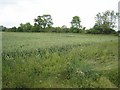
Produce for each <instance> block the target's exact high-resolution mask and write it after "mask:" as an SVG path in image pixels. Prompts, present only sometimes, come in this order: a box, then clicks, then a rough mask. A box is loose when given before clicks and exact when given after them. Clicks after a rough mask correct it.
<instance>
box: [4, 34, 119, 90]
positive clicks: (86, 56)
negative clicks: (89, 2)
mask: <svg viewBox="0 0 120 90" xmlns="http://www.w3.org/2000/svg"><path fill="white" fill-rule="evenodd" d="M117 41H118V39H117V36H112V35H89V34H87V35H84V34H71V33H67V34H65V33H56V34H54V33H9V32H4V33H3V53H2V61H3V62H2V63H3V67H2V68H3V74H2V76H3V82H2V83H3V88H116V87H118V79H117V76H118V73H117V69H118V67H117V66H118V61H117V60H118V43H117Z"/></svg>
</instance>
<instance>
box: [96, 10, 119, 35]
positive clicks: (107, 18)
mask: <svg viewBox="0 0 120 90" xmlns="http://www.w3.org/2000/svg"><path fill="white" fill-rule="evenodd" d="M118 16H119V14H118V13H115V12H114V11H109V10H107V11H106V12H102V13H98V14H97V15H96V17H95V22H96V23H95V25H94V29H99V30H100V33H106V34H109V33H112V32H113V30H114V28H115V27H116V21H117V18H118Z"/></svg>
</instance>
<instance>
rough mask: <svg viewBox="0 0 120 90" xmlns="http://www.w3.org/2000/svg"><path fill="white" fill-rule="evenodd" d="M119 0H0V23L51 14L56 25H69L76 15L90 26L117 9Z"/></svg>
mask: <svg viewBox="0 0 120 90" xmlns="http://www.w3.org/2000/svg"><path fill="white" fill-rule="evenodd" d="M118 1H119V0H116V1H115V0H2V1H0V24H1V25H4V26H7V27H12V26H19V24H20V23H26V22H31V23H33V20H34V18H36V17H37V16H38V15H43V14H51V15H52V18H53V22H54V26H62V25H67V26H70V23H69V22H70V21H71V19H72V17H73V16H74V15H78V16H80V18H81V21H82V23H81V24H82V25H83V26H85V27H87V28H90V27H92V26H93V25H94V17H95V15H96V14H97V13H98V12H104V11H105V10H115V11H117V5H118Z"/></svg>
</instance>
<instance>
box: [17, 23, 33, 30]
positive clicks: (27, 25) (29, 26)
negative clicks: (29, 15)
mask: <svg viewBox="0 0 120 90" xmlns="http://www.w3.org/2000/svg"><path fill="white" fill-rule="evenodd" d="M31 29H32V25H31V24H30V23H29V22H28V23H25V24H22V23H21V24H20V27H19V30H20V31H23V32H31Z"/></svg>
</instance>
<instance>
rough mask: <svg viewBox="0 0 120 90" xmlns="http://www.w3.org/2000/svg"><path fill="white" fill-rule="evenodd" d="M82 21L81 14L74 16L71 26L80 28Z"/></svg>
mask: <svg viewBox="0 0 120 90" xmlns="http://www.w3.org/2000/svg"><path fill="white" fill-rule="evenodd" d="M80 23H81V20H80V17H79V16H74V17H73V18H72V21H71V27H72V28H77V29H80V28H81V25H80Z"/></svg>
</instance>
